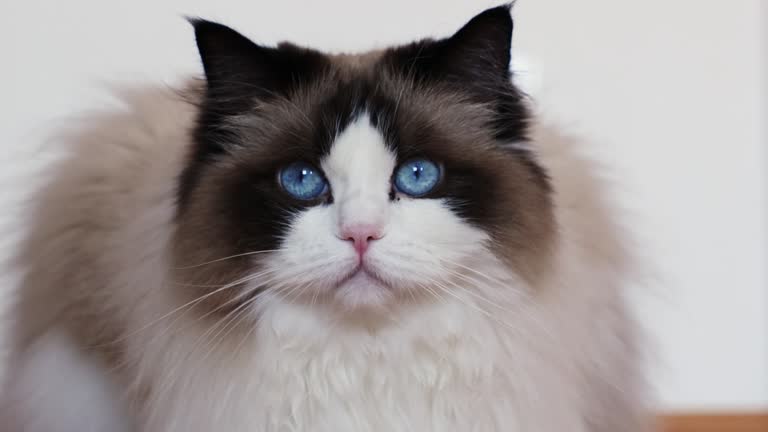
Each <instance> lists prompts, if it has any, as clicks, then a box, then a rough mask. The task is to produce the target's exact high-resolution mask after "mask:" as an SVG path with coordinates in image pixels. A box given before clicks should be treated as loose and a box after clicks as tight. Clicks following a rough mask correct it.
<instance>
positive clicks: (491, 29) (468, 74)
mask: <svg viewBox="0 0 768 432" xmlns="http://www.w3.org/2000/svg"><path fill="white" fill-rule="evenodd" d="M512 27H513V23H512V16H511V15H510V6H509V5H504V6H499V7H495V8H492V9H488V10H486V11H484V12H482V13H480V14H479V15H477V16H475V17H474V18H472V19H471V20H470V21H469V22H468V23H467V24H465V25H464V27H462V28H461V29H460V30H459V31H458V32H456V34H454V35H453V36H451V37H450V38H449V39H448V40H447V43H446V46H445V48H444V50H443V52H442V53H441V54H442V55H443V56H444V57H445V58H444V59H443V62H444V63H443V64H445V65H446V66H447V69H448V70H449V73H452V74H455V75H456V76H457V77H463V78H467V79H480V80H506V79H508V78H509V60H510V51H511V48H512Z"/></svg>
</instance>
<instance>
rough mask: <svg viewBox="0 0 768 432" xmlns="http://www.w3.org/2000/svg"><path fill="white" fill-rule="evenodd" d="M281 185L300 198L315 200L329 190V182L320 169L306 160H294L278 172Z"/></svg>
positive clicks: (290, 193) (293, 195)
mask: <svg viewBox="0 0 768 432" xmlns="http://www.w3.org/2000/svg"><path fill="white" fill-rule="evenodd" d="M278 177H279V180H280V186H282V188H283V190H285V191H286V192H287V193H288V194H289V195H291V196H292V197H294V198H296V199H300V200H304V201H306V200H313V199H316V198H319V197H320V196H322V195H323V194H325V193H326V192H327V191H328V182H327V181H326V180H325V177H323V174H322V173H321V172H320V170H319V169H317V168H315V167H314V166H312V165H310V164H308V163H306V162H294V163H292V164H290V165H288V166H287V167H285V168H283V169H282V170H280V172H279V173H278Z"/></svg>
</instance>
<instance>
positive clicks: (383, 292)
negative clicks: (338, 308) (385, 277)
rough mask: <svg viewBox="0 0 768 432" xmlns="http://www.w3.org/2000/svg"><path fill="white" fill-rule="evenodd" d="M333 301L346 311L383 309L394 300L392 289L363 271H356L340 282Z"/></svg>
mask: <svg viewBox="0 0 768 432" xmlns="http://www.w3.org/2000/svg"><path fill="white" fill-rule="evenodd" d="M334 296H335V299H336V300H337V301H338V302H339V303H340V304H341V305H342V306H343V307H345V308H347V309H353V310H357V309H371V308H373V309H376V308H384V307H386V306H387V305H389V304H390V303H391V302H392V301H393V300H394V297H395V296H394V293H393V291H392V288H391V287H389V286H388V285H387V284H386V283H385V282H383V281H381V280H380V279H378V278H376V277H375V276H373V275H372V274H371V273H369V272H367V271H365V270H358V271H356V272H354V273H353V274H352V275H350V276H349V277H348V278H346V279H345V280H344V281H342V282H341V283H340V284H339V285H338V287H337V289H336V291H335V294H334Z"/></svg>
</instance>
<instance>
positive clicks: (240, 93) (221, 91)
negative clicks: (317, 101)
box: [189, 19, 327, 112]
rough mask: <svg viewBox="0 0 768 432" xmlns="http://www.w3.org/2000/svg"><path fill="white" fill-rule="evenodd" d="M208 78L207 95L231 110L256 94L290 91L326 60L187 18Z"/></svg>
mask: <svg viewBox="0 0 768 432" xmlns="http://www.w3.org/2000/svg"><path fill="white" fill-rule="evenodd" d="M189 21H190V23H191V24H192V26H193V27H194V29H195V39H196V40H197V48H198V51H199V52H200V59H201V60H202V62H203V69H204V70H205V77H206V80H207V82H208V90H209V94H208V96H209V98H212V99H214V100H216V101H218V102H220V104H221V105H222V106H217V107H216V108H220V109H225V111H227V112H229V111H232V110H235V111H237V110H242V109H247V108H248V106H249V105H250V103H252V102H253V98H255V97H270V96H271V95H272V96H273V95H281V94H285V93H286V92H288V91H290V89H291V88H292V87H293V86H296V85H299V84H301V83H302V82H305V81H306V80H308V79H310V78H311V77H312V76H314V75H315V74H316V73H318V72H319V71H320V69H322V68H323V66H324V65H325V64H326V63H327V60H326V58H325V56H324V55H322V54H321V53H319V52H317V51H313V50H309V49H303V48H299V47H297V46H294V45H284V46H281V47H279V48H272V47H264V46H261V45H258V44H255V43H253V42H252V41H251V40H249V39H248V38H246V37H245V36H243V35H241V34H240V33H238V32H236V31H235V30H233V29H231V28H229V27H227V26H225V25H222V24H218V23H215V22H211V21H206V20H202V19H190V20H189Z"/></svg>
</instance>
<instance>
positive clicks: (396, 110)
mask: <svg viewBox="0 0 768 432" xmlns="http://www.w3.org/2000/svg"><path fill="white" fill-rule="evenodd" d="M193 24H194V28H195V33H196V37H197V43H198V47H199V51H200V55H201V57H202V62H203V66H204V69H205V75H206V89H205V92H204V95H203V96H202V100H201V104H200V113H199V118H198V122H197V125H196V128H195V130H194V133H193V139H194V145H193V148H192V153H191V155H190V157H189V160H188V165H187V167H186V168H185V170H184V172H183V175H182V177H181V181H180V186H179V199H178V206H179V207H178V216H177V217H178V230H177V233H176V237H175V250H176V268H177V269H178V272H177V278H178V279H179V280H181V281H182V284H180V286H181V287H182V288H183V289H185V290H188V291H189V292H190V293H191V294H190V296H191V297H192V298H195V297H200V296H205V300H204V302H205V303H206V304H209V305H210V306H211V307H213V308H214V310H221V311H232V310H233V308H241V307H247V306H245V305H246V304H257V303H258V302H259V301H260V298H266V297H267V296H269V297H270V298H273V299H274V298H277V299H278V300H277V301H290V302H295V303H302V302H303V303H306V304H308V305H309V306H308V307H313V306H312V305H311V304H319V303H323V304H325V305H335V306H340V307H341V308H342V309H347V310H360V309H361V308H363V309H370V308H373V309H376V308H390V307H396V305H397V304H399V303H401V302H414V301H427V302H429V301H438V300H437V299H436V298H439V297H445V296H447V295H450V294H452V292H451V291H453V290H458V289H462V290H466V289H473V286H474V285H480V284H486V285H487V282H488V280H483V278H484V277H486V278H491V276H487V275H486V274H485V273H484V268H485V267H488V266H502V267H504V268H505V269H507V270H508V271H509V272H510V274H514V275H516V276H517V277H520V278H521V280H525V279H528V278H534V277H536V272H537V271H540V270H541V262H542V260H544V259H546V255H547V251H548V249H549V245H550V243H551V241H552V237H553V230H554V228H553V225H554V224H553V216H552V208H551V200H550V190H549V183H548V179H547V176H546V173H545V172H544V170H543V169H542V168H541V167H540V166H539V165H538V164H537V162H536V160H535V158H534V156H533V154H532V153H531V151H530V149H529V148H528V146H527V145H526V127H527V123H528V119H529V118H528V111H527V109H526V105H525V103H524V100H523V97H522V96H521V93H520V92H519V91H518V90H517V89H516V88H515V87H514V86H513V84H512V82H511V80H510V72H509V62H510V44H511V33H512V19H511V17H510V12H509V7H505V6H502V7H498V8H494V9H489V10H487V11H485V12H483V13H481V14H480V15H478V16H476V17H475V18H473V19H472V20H471V21H470V22H469V23H468V24H466V25H465V26H464V27H463V28H461V29H460V30H459V31H458V32H457V33H455V34H454V35H453V36H451V37H449V38H446V39H440V40H423V41H419V42H416V43H413V44H410V45H406V46H401V47H394V48H389V49H385V50H381V51H376V52H370V53H366V54H362V55H327V54H323V53H320V52H318V51H314V50H311V49H305V48H300V47H297V46H295V45H291V44H281V45H279V46H277V47H264V46H260V45H257V44H255V43H253V42H251V41H250V40H248V39H247V38H245V37H244V36H242V35H240V34H238V33H236V32H235V31H234V30H232V29H230V28H227V27H225V26H222V25H219V24H215V23H212V22H208V21H202V20H197V21H193ZM502 285H503V284H502ZM496 289H499V290H504V289H509V290H514V289H515V288H514V287H504V286H498V287H497V288H496Z"/></svg>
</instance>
